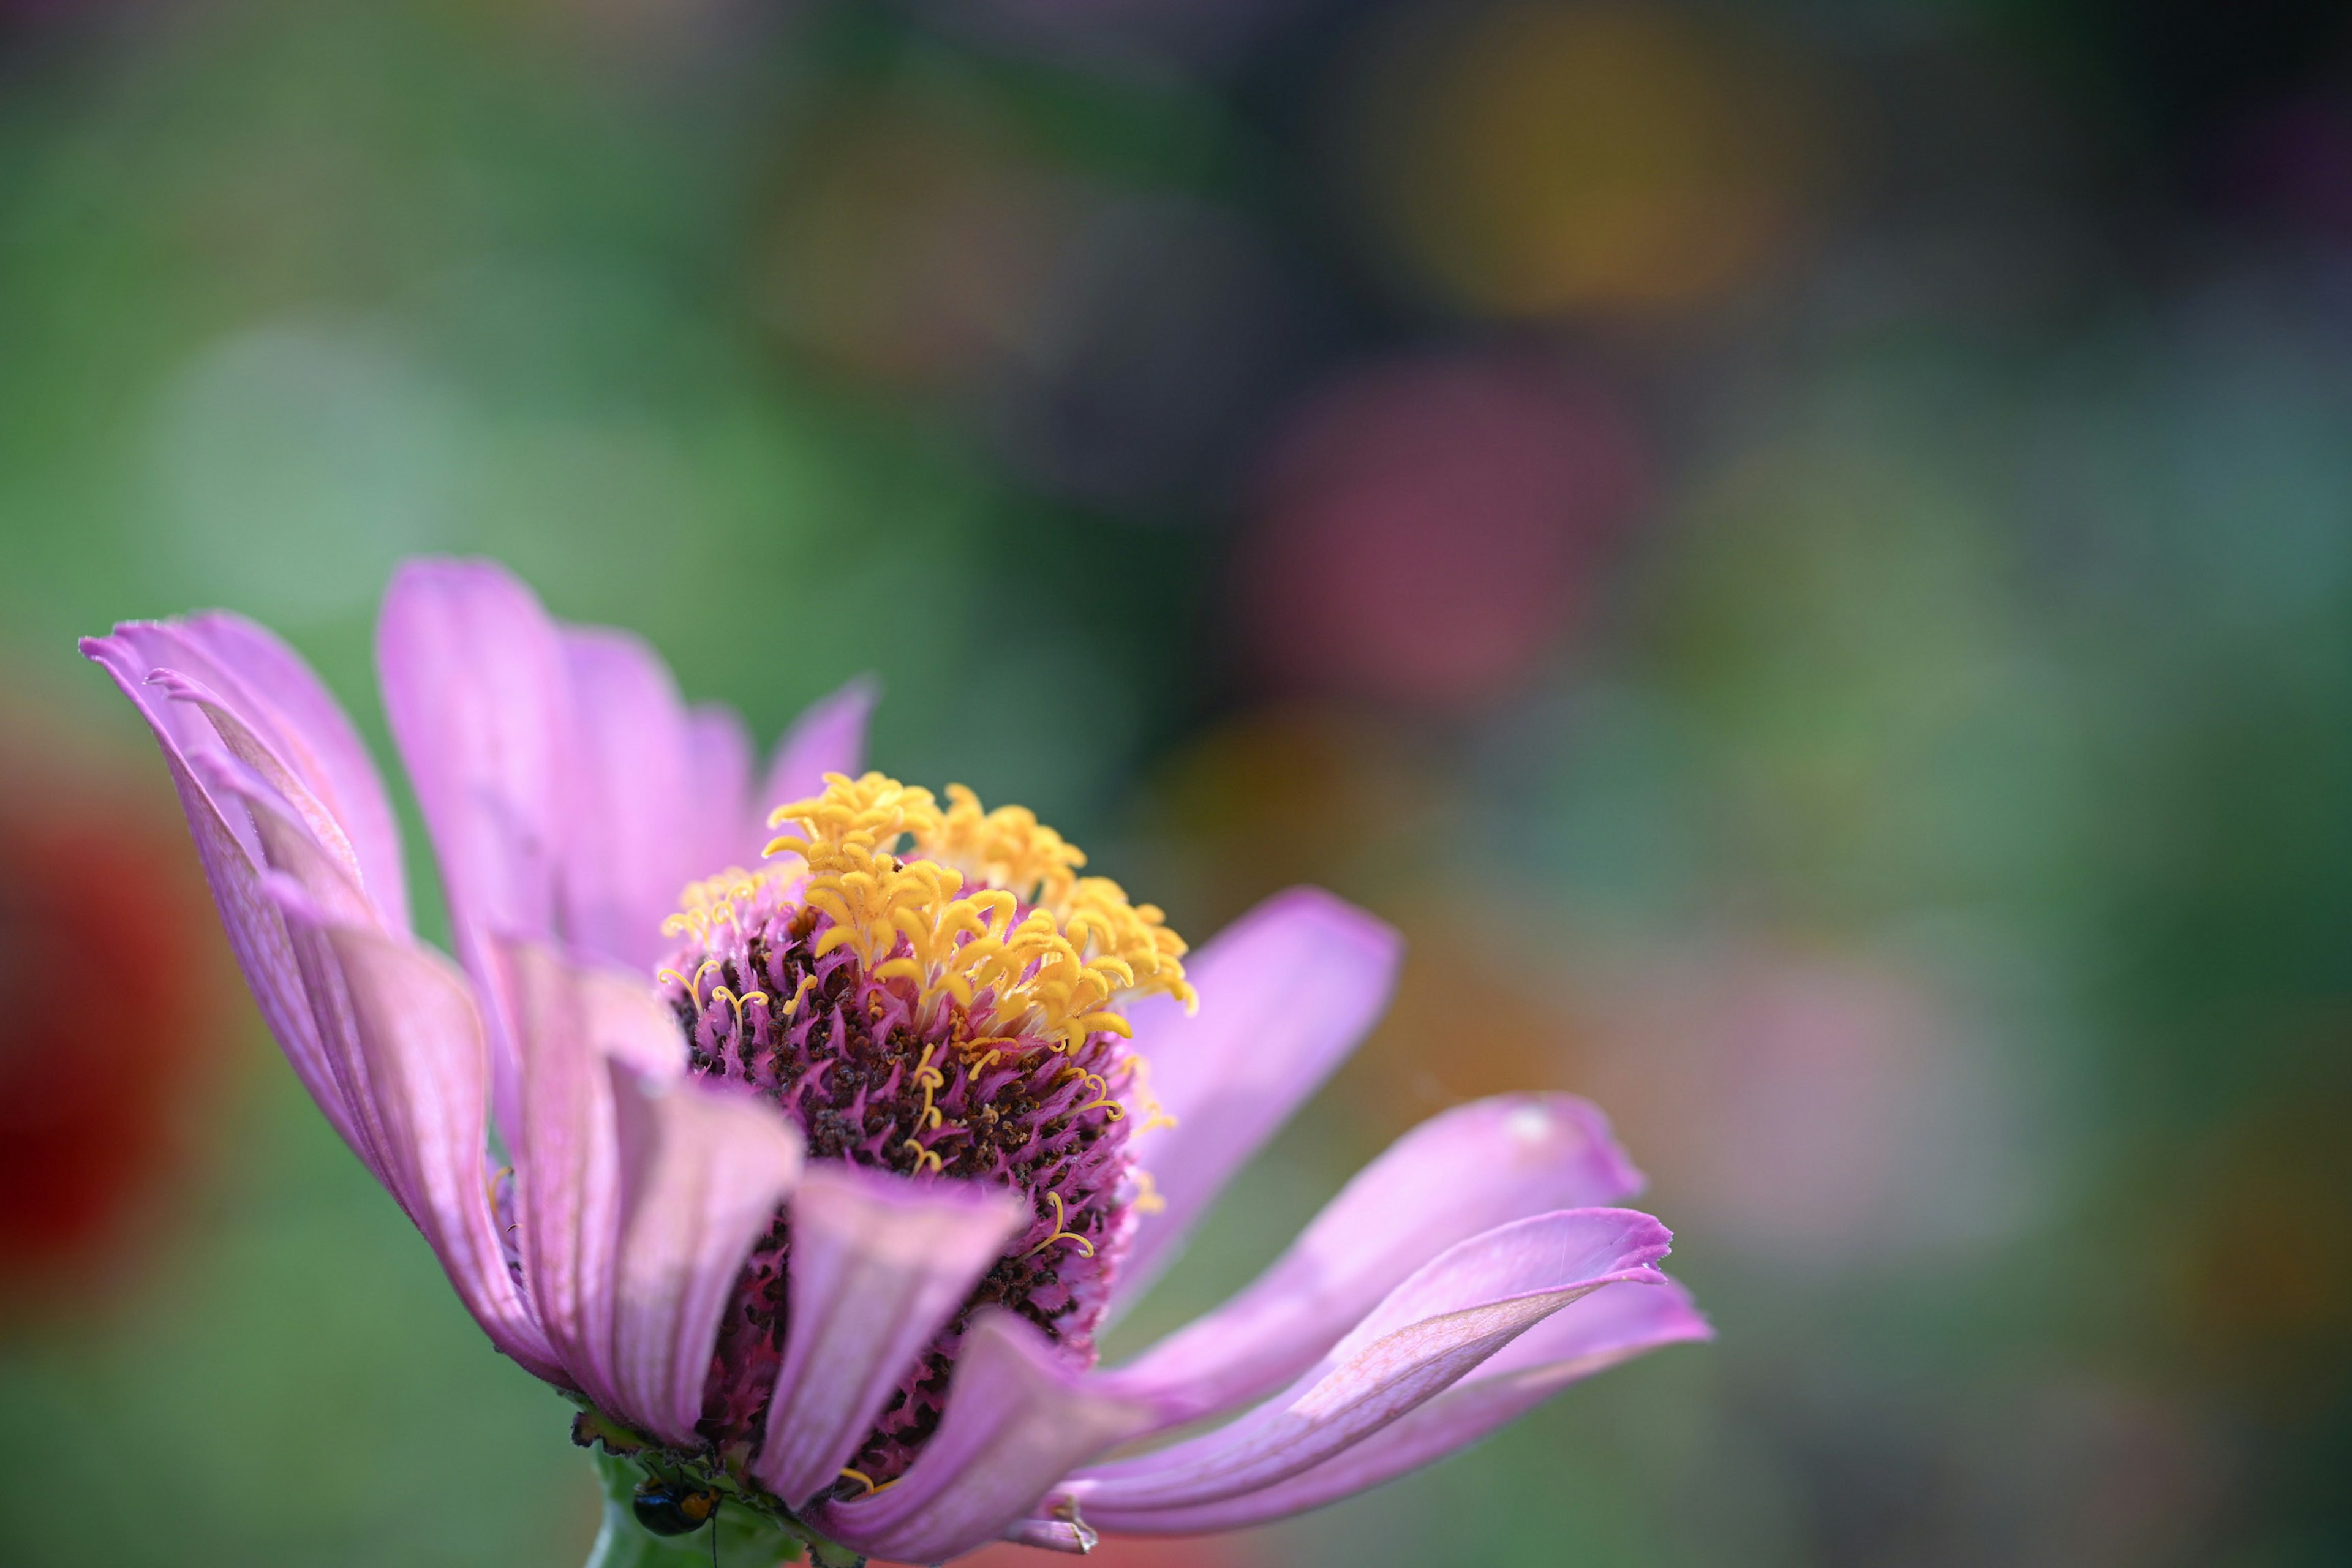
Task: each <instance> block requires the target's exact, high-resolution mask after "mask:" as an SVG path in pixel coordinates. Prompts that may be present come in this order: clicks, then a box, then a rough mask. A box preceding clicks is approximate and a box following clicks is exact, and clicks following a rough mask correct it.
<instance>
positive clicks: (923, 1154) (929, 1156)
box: [898, 1138, 946, 1172]
mask: <svg viewBox="0 0 2352 1568" xmlns="http://www.w3.org/2000/svg"><path fill="white" fill-rule="evenodd" d="M898 1147H899V1148H901V1149H909V1150H912V1151H913V1152H914V1155H915V1169H916V1170H918V1171H919V1170H921V1169H922V1168H923V1162H924V1161H926V1160H929V1162H930V1163H931V1169H932V1171H934V1172H939V1171H942V1170H945V1169H946V1165H945V1164H944V1163H942V1162H941V1161H940V1157H939V1156H938V1155H937V1154H934V1153H932V1152H930V1151H929V1149H926V1148H924V1147H923V1146H922V1145H921V1144H920V1143H918V1142H915V1140H913V1139H912V1138H909V1139H908V1140H907V1141H906V1142H904V1143H901V1144H899V1145H898Z"/></svg>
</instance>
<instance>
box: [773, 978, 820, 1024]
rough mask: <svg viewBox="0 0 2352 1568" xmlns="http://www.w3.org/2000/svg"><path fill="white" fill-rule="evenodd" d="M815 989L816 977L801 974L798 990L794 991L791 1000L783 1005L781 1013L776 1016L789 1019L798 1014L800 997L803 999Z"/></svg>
mask: <svg viewBox="0 0 2352 1568" xmlns="http://www.w3.org/2000/svg"><path fill="white" fill-rule="evenodd" d="M815 988H816V976H815V975H814V974H803V975H802V976H801V983H800V986H799V988H798V989H796V990H795V991H793V999H792V1000H791V1001H789V1002H787V1003H785V1004H784V1005H783V1008H782V1012H781V1013H779V1014H778V1016H780V1017H785V1018H789V1017H791V1016H793V1014H794V1013H797V1012H799V1011H800V1005H801V998H802V997H803V996H806V995H807V994H809V993H810V992H811V991H813V990H814V989H815Z"/></svg>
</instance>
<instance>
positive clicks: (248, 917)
mask: <svg viewBox="0 0 2352 1568" xmlns="http://www.w3.org/2000/svg"><path fill="white" fill-rule="evenodd" d="M163 760H164V763H166V765H167V766H169V767H170V769H171V771H172V782H173V785H174V786H175V787H176V788H177V789H178V790H179V793H180V805H181V807H182V808H183V809H184V811H185V812H186V813H187V816H188V826H189V827H190V828H191V830H193V832H194V835H195V840H196V856H197V858H198V859H199V860H200V861H202V862H203V864H204V868H205V880H206V881H208V882H209V883H210V884H211V885H212V890H213V903H214V905H215V908H217V909H218V910H220V916H221V923H222V925H223V926H224V927H225V928H226V931H227V932H228V942H229V949H230V951H231V952H235V953H236V961H237V965H238V967H239V968H241V969H243V970H244V972H245V978H246V983H247V985H249V986H250V987H251V988H252V991H253V999H254V1002H255V1004H256V1005H257V1006H258V1007H259V1008H260V1011H261V1016H262V1021H263V1022H264V1023H266V1024H267V1025H268V1026H269V1032H270V1034H271V1036H272V1037H275V1038H276V1040H277V1041H278V1048H279V1049H280V1050H282V1051H283V1052H284V1053H285V1055H286V1060H287V1063H288V1065H289V1066H290V1067H292V1068H293V1069H294V1076H295V1077H296V1078H298V1079H301V1081H302V1087H303V1088H304V1089H308V1090H309V1091H310V1098H311V1099H312V1100H315V1101H317V1103H318V1106H319V1110H320V1111H321V1112H322V1113H323V1114H324V1115H325V1116H326V1118H327V1121H328V1123H329V1124H330V1125H331V1126H332V1127H333V1128H334V1130H335V1131H336V1132H337V1133H338V1134H339V1135H340V1136H341V1138H342V1140H343V1142H344V1143H346V1144H347V1145H349V1146H350V1148H351V1150H352V1152H353V1153H355V1154H357V1155H358V1156H359V1157H360V1163H362V1164H364V1165H365V1166H367V1168H368V1170H369V1172H370V1173H373V1175H374V1176H375V1178H376V1179H377V1180H378V1181H379V1182H381V1181H383V1180H384V1174H383V1165H382V1163H381V1162H380V1161H379V1160H378V1158H377V1156H376V1154H375V1152H374V1145H373V1139H371V1138H370V1137H368V1136H366V1135H364V1134H363V1133H362V1131H361V1124H360V1119H359V1112H358V1110H357V1109H356V1106H355V1102H354V1101H353V1100H352V1099H351V1097H350V1096H349V1095H347V1094H346V1093H345V1092H344V1091H343V1089H342V1086H341V1082H340V1080H339V1079H338V1076H337V1074H336V1072H335V1069H334V1067H333V1065H332V1064H331V1060H330V1058H329V1053H328V1051H327V1048H326V1046H325V1043H324V1042H323V1041H322V1040H320V1037H319V1026H318V1024H317V1021H316V1019H315V1018H314V1017H313V1016H312V1010H311V1005H310V991H309V987H308V985H307V984H306V983H305V982H304V980H303V976H302V963H301V961H300V960H299V958H298V957H297V956H296V954H295V950H294V942H293V936H292V933H291V932H289V931H288V930H287V926H286V917H285V916H284V915H283V914H281V913H280V912H279V911H278V903H277V900H274V899H272V898H270V897H269V895H268V892H267V891H265V890H264V889H263V887H262V877H263V875H264V871H263V868H262V866H261V865H260V864H258V863H257V860H256V857H255V854H254V852H252V851H249V850H247V848H246V847H245V846H244V845H243V844H241V843H239V842H238V841H237V837H236V835H235V834H234V833H232V832H231V831H230V830H229V827H228V824H227V820H226V818H225V817H224V816H223V815H222V813H221V810H220V808H219V807H218V805H215V797H214V796H213V795H211V794H209V793H208V792H207V791H206V790H205V787H204V785H202V784H199V783H198V782H197V780H196V777H195V775H194V773H192V772H190V770H189V768H188V766H187V764H186V763H185V762H184V761H183V760H182V758H181V757H180V756H179V754H178V753H177V752H174V751H173V750H172V749H171V748H170V745H169V743H168V742H167V743H166V745H165V750H164V752H163ZM215 760H217V759H215ZM236 816H237V818H238V819H239V820H241V821H244V822H245V824H246V827H247V832H248V833H250V832H252V822H251V818H250V816H248V815H247V813H246V812H244V811H241V810H240V811H237V812H236Z"/></svg>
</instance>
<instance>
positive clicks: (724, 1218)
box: [608, 1060, 801, 1443]
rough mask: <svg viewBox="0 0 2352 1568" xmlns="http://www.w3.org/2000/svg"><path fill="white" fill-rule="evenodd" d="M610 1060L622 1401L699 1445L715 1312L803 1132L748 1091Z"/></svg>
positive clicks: (778, 1197) (781, 1187)
mask: <svg viewBox="0 0 2352 1568" xmlns="http://www.w3.org/2000/svg"><path fill="white" fill-rule="evenodd" d="M608 1065H609V1068H610V1071H611V1073H612V1079H613V1101H614V1110H615V1112H616V1115H615V1117H614V1121H615V1123H616V1125H617V1128H618V1131H619V1133H620V1155H621V1251H620V1257H619V1259H618V1265H617V1267H616V1268H615V1269H614V1289H613V1372H614V1382H615V1383H616V1384H617V1387H616V1389H615V1392H616V1394H618V1395H619V1409H620V1411H621V1412H623V1413H625V1415H627V1416H628V1417H631V1418H633V1419H635V1420H636V1421H638V1422H640V1423H642V1424H643V1425H644V1426H645V1427H646V1430H648V1431H650V1432H652V1433H654V1434H655V1435H656V1436H661V1437H664V1438H667V1439H668V1440H669V1441H670V1442H673V1443H692V1442H693V1441H694V1440H695V1435H694V1425H695V1423H696V1422H697V1421H698V1420H699V1419H701V1416H702V1391H703V1384H705V1383H706V1382H707V1381H708V1380H709V1373H710V1357H711V1352H713V1350H715V1349H716V1347H717V1345H718V1342H719V1316H720V1314H722V1313H723V1312H725V1311H726V1310H727V1298H728V1293H729V1292H730V1290H731V1289H733V1288H734V1284H735V1277H736V1275H738V1274H739V1273H740V1272H741V1271H742V1268H743V1259H744V1258H746V1257H747V1256H748V1255H749V1254H750V1252H751V1243H752V1241H753V1240H754V1239H755V1238H756V1237H758V1236H759V1234H760V1232H761V1230H763V1229H764V1228H766V1226H767V1225H768V1223H769V1221H770V1220H772V1218H774V1216H775V1213H776V1205H778V1204H780V1203H782V1201H783V1197H784V1194H786V1193H788V1192H790V1191H791V1190H792V1188H793V1183H794V1182H795V1181H796V1180H798V1178H799V1176H800V1170H801V1138H800V1133H799V1132H798V1131H795V1130H794V1129H793V1125H792V1123H791V1122H789V1121H786V1120H785V1119H784V1116H783V1113H782V1111H780V1110H776V1109H775V1108H774V1107H773V1106H772V1105H770V1104H768V1103H767V1102H766V1101H765V1100H761V1099H760V1098H758V1097H757V1096H756V1095H755V1094H753V1093H752V1092H751V1090H749V1089H742V1088H740V1087H738V1086H735V1085H721V1084H717V1083H711V1082H708V1081H706V1080H704V1079H694V1078H672V1079H659V1078H656V1077H652V1076H649V1075H647V1074H646V1073H643V1072H640V1071H638V1070H637V1069H636V1068H634V1067H632V1066H630V1065H629V1064H628V1063H626V1062H624V1061H617V1060H616V1061H613V1062H611V1063H609V1064H608Z"/></svg>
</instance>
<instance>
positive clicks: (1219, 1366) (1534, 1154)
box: [1119, 1094, 1642, 1426]
mask: <svg viewBox="0 0 2352 1568" xmlns="http://www.w3.org/2000/svg"><path fill="white" fill-rule="evenodd" d="M1641 1188H1642V1174H1641V1173H1640V1172H1638V1171H1636V1170H1635V1169H1633V1165H1632V1163H1629V1162H1628V1161H1627V1160H1626V1158H1625V1154H1624V1152H1623V1151H1622V1150H1621V1149H1620V1148H1619V1147H1618V1146H1617V1143H1616V1141H1615V1139H1613V1138H1612V1137H1611V1136H1610V1131H1609V1121H1608V1119H1607V1118H1606V1117H1604V1116H1603V1115H1601V1111H1600V1110H1599V1109H1598V1108H1597V1107H1595V1106H1593V1105H1592V1104H1591V1103H1590V1102H1589V1101H1586V1100H1578V1099H1576V1098H1575V1097H1574V1096H1572V1095H1565V1094H1519V1095H1502V1096H1498V1097H1496V1098H1495V1099H1492V1100H1477V1101H1475V1102H1474V1103H1472V1104H1469V1105H1464V1106H1458V1107H1456V1108H1455V1109H1454V1110H1449V1111H1446V1112H1444V1114H1443V1115H1440V1116H1436V1117H1433V1118H1432V1119H1431V1120H1429V1121H1424V1122H1423V1123H1422V1124H1421V1125H1420V1126H1419V1127H1417V1128H1415V1129H1413V1131H1411V1132H1408V1133H1406V1134H1405V1135H1404V1137H1402V1138H1401V1139H1399V1140H1398V1141H1397V1142H1396V1143H1395V1144H1394V1145H1393V1146H1391V1148H1390V1149H1389V1151H1388V1152H1386V1153H1384V1154H1382V1155H1381V1157H1380V1158H1379V1159H1378V1160H1376V1161H1374V1162H1373V1163H1371V1164H1370V1165H1368V1166H1366V1167H1365V1168H1364V1170H1363V1171H1362V1172H1361V1173H1359V1174H1358V1175H1357V1177H1356V1178H1355V1180H1353V1181H1351V1182H1349V1184H1348V1185H1347V1187H1346V1188H1345V1189H1344V1190H1342V1191H1341V1193H1340V1194H1339V1196H1338V1197H1336V1198H1334V1199H1333V1200H1332V1201H1331V1202H1330V1204H1329V1205H1327V1206H1326V1207H1325V1208H1324V1210H1323V1212H1322V1213H1321V1214H1320V1215H1317V1216H1316V1218H1315V1222H1314V1223H1313V1224H1312V1225H1310V1226H1307V1229H1306V1231H1305V1232H1304V1233H1303V1234H1302V1235H1301V1236H1300V1237H1299V1238H1298V1239H1297V1241H1296V1242H1294V1243H1292V1245H1291V1247H1290V1248H1289V1250H1288V1251H1286V1253H1284V1254H1283V1256H1282V1257H1281V1258H1279V1259H1278V1260H1276V1263H1275V1264H1274V1266H1273V1267H1272V1268H1268V1269H1267V1270H1266V1271H1265V1273H1264V1274H1263V1275H1261V1276H1259V1278H1258V1279H1257V1280H1256V1282H1255V1283H1254V1284H1252V1285H1251V1286H1250V1287H1249V1288H1248V1289H1245V1290H1244V1291H1242V1293H1241V1294H1239V1295H1238V1296H1235V1297H1234V1299H1233V1300H1231V1301H1228V1302H1227V1303H1225V1305H1224V1306H1223V1307H1221V1308H1219V1309H1217V1310H1215V1311H1213V1312H1211V1313H1209V1314H1208V1315H1207V1316H1205V1317H1203V1318H1201V1319H1198V1320H1197V1321H1194V1322H1192V1324H1190V1325H1188V1326H1187V1327H1185V1328H1183V1329H1181V1330H1180V1331H1177V1332H1176V1333H1174V1334H1171V1335H1170V1336H1169V1337H1168V1338H1167V1339H1165V1340H1162V1341H1160V1343H1158V1344H1157V1345H1155V1346H1153V1347H1152V1348H1151V1349H1150V1350H1149V1351H1146V1352H1144V1353H1143V1354H1142V1356H1140V1357H1139V1358H1138V1359H1137V1360H1136V1361H1135V1362H1134V1363H1131V1364H1130V1365H1129V1366H1128V1367H1127V1368H1125V1369H1124V1370H1122V1371H1121V1372H1120V1373H1119V1377H1120V1379H1121V1381H1122V1382H1123V1383H1125V1384H1129V1386H1136V1387H1142V1388H1147V1389H1150V1391H1151V1392H1152V1394H1153V1397H1154V1398H1155V1400H1157V1401H1158V1402H1160V1405H1161V1407H1162V1413H1163V1414H1162V1419H1163V1421H1164V1423H1165V1424H1166V1425H1169V1426H1177V1425H1181V1423H1183V1422H1186V1421H1191V1420H1194V1419H1197V1418H1198V1417H1200V1416H1202V1415H1213V1414H1216V1413H1217V1412H1219V1411H1223V1410H1228V1409H1231V1408H1232V1407H1233V1406H1234V1405H1237V1404H1239V1403H1241V1402H1242V1401H1244V1400H1247V1399H1254V1398H1256V1397H1257V1396H1258V1395H1260V1394H1265V1393H1268V1392H1270V1391H1272V1390H1274V1389H1276V1388H1278V1387H1280V1386H1281V1385H1282V1384H1285V1383H1286V1382H1288V1381H1289V1380H1290V1379H1291V1378H1293V1377H1295V1376H1297V1374H1298V1373H1300V1372H1303V1371H1305V1370H1306V1369H1307V1367H1309V1366H1311V1365H1313V1364H1314V1363H1315V1360H1316V1358H1317V1357H1318V1356H1320V1355H1321V1354H1322V1353H1323V1352H1325V1351H1327V1350H1329V1349H1330V1348H1331V1346H1332V1344H1333V1342H1336V1341H1337V1340H1338V1339H1339V1336H1340V1335H1341V1334H1344V1333H1346V1332H1347V1331H1348V1330H1349V1328H1351V1327H1353V1326H1354V1325H1355V1323H1356V1322H1357V1321H1359V1320H1360V1319H1361V1318H1362V1317H1363V1315H1364V1314H1365V1313H1366V1312H1368V1311H1370V1310H1371V1309H1372V1308H1373V1307H1374V1306H1375V1305H1377V1304H1378V1303H1379V1301H1380V1300H1381V1297H1383V1296H1385V1295H1387V1294H1388V1293H1389V1291H1391V1289H1395V1288H1396V1287H1397V1286H1398V1285H1399V1284H1402V1282H1403V1281H1404V1279H1406V1277H1407V1276H1409V1275H1411V1274H1412V1271H1413V1270H1414V1269H1415V1268H1419V1267H1420V1266H1421V1265H1422V1264H1423V1263H1425V1262H1427V1261H1428V1260H1429V1259H1430V1258H1434V1257H1435V1256H1437V1254H1439V1253H1441V1252H1443V1251H1444V1250H1445V1249H1446V1248H1447V1247H1452V1246H1453V1245H1454V1243H1456V1242H1459V1241H1465V1240H1467V1239H1468V1238H1470V1237H1474V1236H1476V1235H1478V1234H1479V1233H1480V1232H1482V1231H1486V1230H1489V1229H1492V1228H1493V1227H1494V1226H1498V1225H1502V1224H1505V1223H1507V1221H1510V1220H1515V1219H1522V1218H1525V1217H1526V1216H1528V1215H1536V1214H1543V1213H1546V1212H1548V1211H1550V1210H1554V1209H1573V1208H1591V1207H1595V1206H1599V1205H1607V1204H1614V1203H1617V1202H1619V1201H1621V1200H1622V1199H1624V1198H1627V1197H1631V1196H1632V1195H1633V1194H1635V1193H1637V1192H1639V1191H1640V1190H1641Z"/></svg>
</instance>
